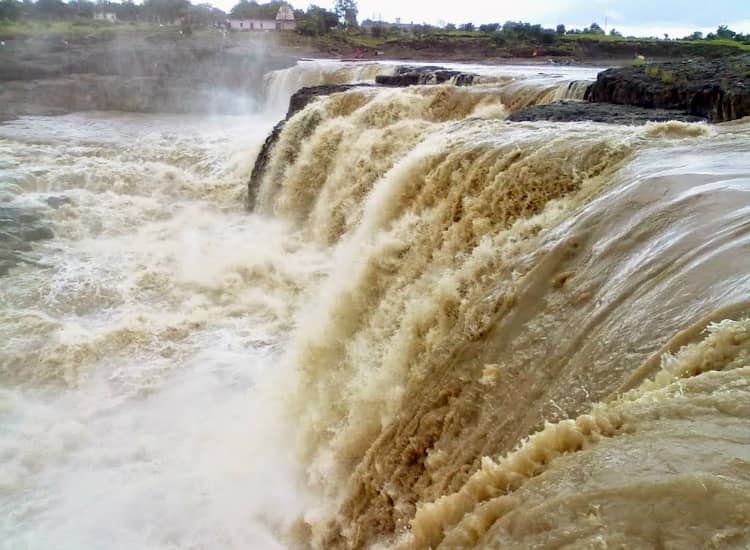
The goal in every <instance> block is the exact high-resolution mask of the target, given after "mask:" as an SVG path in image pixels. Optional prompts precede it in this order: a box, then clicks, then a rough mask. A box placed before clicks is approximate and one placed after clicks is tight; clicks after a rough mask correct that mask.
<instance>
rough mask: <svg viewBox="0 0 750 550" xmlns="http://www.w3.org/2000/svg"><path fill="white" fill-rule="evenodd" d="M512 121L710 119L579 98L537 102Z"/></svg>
mask: <svg viewBox="0 0 750 550" xmlns="http://www.w3.org/2000/svg"><path fill="white" fill-rule="evenodd" d="M508 120H509V121H511V122H530V121H539V120H548V121H551V122H577V121H591V122H606V123H609V124H630V125H634V124H645V123H647V122H667V121H670V120H677V121H681V122H705V121H706V120H707V119H706V118H704V117H700V116H695V115H691V114H689V113H685V112H683V111H673V110H667V109H644V108H642V107H633V106H631V105H615V104H613V103H585V102H580V101H561V102H559V103H550V104H549V105H535V106H533V107H527V108H525V109H521V110H520V111H516V112H515V113H512V114H511V115H510V116H509V117H508Z"/></svg>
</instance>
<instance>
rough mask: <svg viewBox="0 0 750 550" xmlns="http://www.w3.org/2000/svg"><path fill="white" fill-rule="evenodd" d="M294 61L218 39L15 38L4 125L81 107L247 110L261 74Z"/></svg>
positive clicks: (5, 65)
mask: <svg viewBox="0 0 750 550" xmlns="http://www.w3.org/2000/svg"><path fill="white" fill-rule="evenodd" d="M294 62H295V59H294V58H292V57H290V56H288V55H284V54H274V53H270V52H267V51H265V48H260V47H255V46H254V44H253V43H248V44H244V45H233V44H231V43H228V42H226V41H225V40H224V39H223V38H222V37H221V36H218V35H217V36H215V37H209V38H206V39H192V40H188V39H180V38H175V39H170V40H169V41H164V40H162V41H161V42H159V43H154V42H153V40H152V41H149V39H148V37H146V38H144V37H142V36H137V37H131V38H128V37H121V38H119V39H117V40H113V41H111V42H92V43H87V42H81V43H68V42H67V41H65V40H61V39H56V40H51V39H49V40H45V39H29V40H11V41H8V42H7V43H6V45H5V46H4V47H3V48H2V49H0V120H7V119H10V118H13V117H14V116H23V115H55V114H65V113H70V112H74V111H82V110H118V111H126V112H167V113H192V112H197V113H206V112H208V113H227V114H230V113H240V112H247V111H248V110H250V109H249V108H250V107H252V106H253V103H254V102H255V101H259V100H260V99H261V95H262V86H261V83H262V76H263V74H265V73H266V72H268V71H271V70H275V69H280V68H284V67H289V66H291V65H293V64H294Z"/></svg>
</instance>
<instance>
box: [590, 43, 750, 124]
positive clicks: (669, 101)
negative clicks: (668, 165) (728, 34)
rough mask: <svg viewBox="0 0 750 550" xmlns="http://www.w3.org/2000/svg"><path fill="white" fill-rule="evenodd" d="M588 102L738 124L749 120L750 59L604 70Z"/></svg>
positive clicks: (711, 60) (702, 61)
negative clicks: (743, 119)
mask: <svg viewBox="0 0 750 550" xmlns="http://www.w3.org/2000/svg"><path fill="white" fill-rule="evenodd" d="M587 99H589V100H590V101H593V102H597V103H601V102H607V103H614V104H618V105H634V106H637V107H644V108H656V109H676V110H681V111H684V112H686V113H689V114H690V115H694V116H699V117H703V118H707V119H709V120H710V121H712V122H726V121H729V120H736V119H739V118H743V117H746V116H748V115H750V54H746V55H739V56H734V57H728V58H721V59H699V60H686V61H681V62H678V63H660V64H651V65H645V66H641V67H624V68H618V69H608V70H606V71H604V72H602V73H600V74H599V76H598V78H597V80H596V82H595V83H594V84H593V85H592V86H591V88H590V89H589V92H588V93H587Z"/></svg>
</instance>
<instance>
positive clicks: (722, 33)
mask: <svg viewBox="0 0 750 550" xmlns="http://www.w3.org/2000/svg"><path fill="white" fill-rule="evenodd" d="M735 36H737V33H736V32H734V31H733V30H730V29H729V27H727V26H726V25H719V28H718V29H716V38H723V39H725V40H734V37H735Z"/></svg>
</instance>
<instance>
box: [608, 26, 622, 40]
mask: <svg viewBox="0 0 750 550" xmlns="http://www.w3.org/2000/svg"><path fill="white" fill-rule="evenodd" d="M609 35H610V36H619V37H620V38H622V33H621V32H620V31H618V30H617V29H614V28H613V29H612V30H611V31H609Z"/></svg>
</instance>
